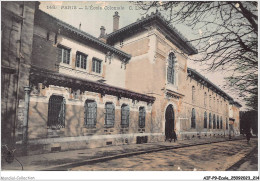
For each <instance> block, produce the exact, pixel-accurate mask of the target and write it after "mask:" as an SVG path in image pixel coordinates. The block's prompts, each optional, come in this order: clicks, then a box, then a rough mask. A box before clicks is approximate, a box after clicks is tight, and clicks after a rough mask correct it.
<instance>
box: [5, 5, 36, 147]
mask: <svg viewBox="0 0 260 181" xmlns="http://www.w3.org/2000/svg"><path fill="white" fill-rule="evenodd" d="M36 6H38V3H37V2H18V1H17V2H2V7H1V10H2V20H1V24H2V36H1V37H2V42H1V43H2V53H1V55H2V56H1V58H2V60H1V68H2V73H1V76H2V81H1V85H2V95H1V98H2V101H1V105H2V110H1V115H2V117H1V118H2V143H7V144H9V143H13V142H14V141H15V139H20V138H19V136H18V135H20V131H21V126H22V122H23V119H24V117H23V112H24V110H23V105H24V104H23V99H24V86H28V85H29V70H30V64H31V52H32V36H33V27H34V13H35V8H36ZM15 136H18V137H16V138H15Z"/></svg>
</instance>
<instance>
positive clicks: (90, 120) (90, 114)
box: [84, 100, 97, 127]
mask: <svg viewBox="0 0 260 181" xmlns="http://www.w3.org/2000/svg"><path fill="white" fill-rule="evenodd" d="M84 107H85V125H86V126H87V127H95V126H96V122H97V103H96V102H95V101H93V100H86V101H85V106H84Z"/></svg>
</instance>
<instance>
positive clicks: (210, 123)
mask: <svg viewBox="0 0 260 181" xmlns="http://www.w3.org/2000/svg"><path fill="white" fill-rule="evenodd" d="M209 129H212V120H211V113H209Z"/></svg>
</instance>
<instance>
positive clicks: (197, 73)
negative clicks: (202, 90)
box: [187, 67, 242, 107]
mask: <svg viewBox="0 0 260 181" xmlns="http://www.w3.org/2000/svg"><path fill="white" fill-rule="evenodd" d="M187 72H188V76H192V74H194V75H196V76H198V77H199V78H201V79H202V80H203V81H205V82H206V83H207V84H208V85H210V86H211V87H213V88H214V89H216V90H217V91H219V92H220V93H222V94H223V95H224V96H226V97H227V99H228V101H229V102H230V103H231V104H237V105H239V106H240V107H242V105H241V104H239V103H238V102H236V101H234V99H233V98H232V97H231V96H229V95H228V94H227V93H225V92H224V91H223V90H221V89H220V88H219V87H217V86H216V85H215V84H214V83H212V82H211V81H210V80H209V79H207V78H206V77H205V76H203V75H201V74H200V73H199V72H197V71H196V70H194V69H192V68H189V67H188V68H187ZM209 88H210V87H209Z"/></svg>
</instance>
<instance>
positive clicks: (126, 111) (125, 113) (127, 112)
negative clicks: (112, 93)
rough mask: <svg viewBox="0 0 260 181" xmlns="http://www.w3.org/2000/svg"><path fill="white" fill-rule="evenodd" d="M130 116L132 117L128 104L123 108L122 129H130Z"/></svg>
mask: <svg viewBox="0 0 260 181" xmlns="http://www.w3.org/2000/svg"><path fill="white" fill-rule="evenodd" d="M129 115H130V108H129V106H128V105H126V104H123V105H122V106H121V127H122V128H127V127H129Z"/></svg>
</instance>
